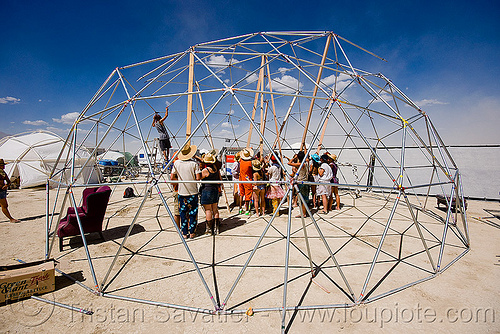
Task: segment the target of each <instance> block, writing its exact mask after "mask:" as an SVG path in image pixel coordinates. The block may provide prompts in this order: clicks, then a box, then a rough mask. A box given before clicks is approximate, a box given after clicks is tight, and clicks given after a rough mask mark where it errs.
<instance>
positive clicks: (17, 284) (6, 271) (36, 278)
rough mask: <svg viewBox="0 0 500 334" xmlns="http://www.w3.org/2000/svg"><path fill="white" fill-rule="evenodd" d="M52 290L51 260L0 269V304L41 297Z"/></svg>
mask: <svg viewBox="0 0 500 334" xmlns="http://www.w3.org/2000/svg"><path fill="white" fill-rule="evenodd" d="M54 289H55V262H54V260H53V259H51V260H46V261H45V260H44V261H37V262H31V263H22V264H17V265H11V266H1V267H0V303H3V302H5V301H6V300H11V301H15V300H18V299H23V298H27V297H30V296H32V295H41V294H44V293H47V292H50V291H54Z"/></svg>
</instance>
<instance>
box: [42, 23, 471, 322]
mask: <svg viewBox="0 0 500 334" xmlns="http://www.w3.org/2000/svg"><path fill="white" fill-rule="evenodd" d="M348 51H349V54H353V55H354V56H353V57H351V56H350V57H348V56H347V52H348ZM367 55H368V56H369V57H370V59H376V58H380V57H378V56H376V55H374V54H373V53H371V52H368V51H366V50H364V49H362V48H361V47H359V46H357V45H355V44H354V43H352V42H349V41H347V40H346V39H344V38H342V37H341V36H339V35H337V34H335V33H333V32H261V33H254V34H247V35H242V36H237V37H233V38H226V39H221V40H217V41H213V42H207V43H200V44H197V45H195V46H193V47H191V48H189V49H188V50H186V51H184V52H179V53H176V54H172V55H168V56H164V57H159V58H156V59H152V60H148V61H144V62H140V63H137V64H133V65H129V66H123V67H119V68H116V69H115V70H114V71H113V72H112V73H111V74H110V75H109V77H108V78H107V79H106V80H105V82H104V83H103V84H102V86H101V87H100V88H99V90H98V91H97V92H96V93H95V95H94V96H93V97H92V99H91V100H90V101H89V103H88V104H87V105H86V106H85V108H84V109H83V110H82V112H81V114H80V116H79V117H78V118H77V120H76V121H75V123H74V124H73V126H72V128H71V131H70V133H69V134H68V137H67V140H66V141H67V143H68V144H69V145H73V146H74V147H75V148H76V147H77V146H78V145H85V146H87V147H94V148H95V150H94V152H93V154H92V155H95V152H96V150H97V148H99V147H106V148H107V149H108V150H109V149H119V150H120V151H124V152H125V151H130V152H134V150H135V152H137V151H138V150H143V151H144V152H147V153H152V152H153V150H155V147H154V145H153V143H154V141H153V137H154V133H151V117H152V115H153V114H154V113H155V112H163V109H164V107H165V105H169V109H170V111H169V113H170V114H169V117H168V118H167V121H166V125H167V128H168V129H169V132H170V133H171V134H172V136H171V140H172V142H173V143H174V147H177V148H179V147H183V146H184V145H186V144H188V143H195V144H196V145H197V146H198V147H199V148H202V147H203V148H212V149H213V148H215V149H220V148H222V146H224V145H228V146H235V147H253V148H255V149H256V151H260V152H261V154H273V155H274V156H275V157H276V158H277V160H278V161H279V163H280V165H281V167H282V168H283V169H284V170H285V169H286V165H285V163H284V162H283V156H284V155H287V154H288V155H289V154H290V153H296V152H297V151H298V150H297V149H291V147H294V145H292V144H293V143H295V142H297V141H298V142H299V143H300V145H299V146H300V147H301V148H302V149H304V150H305V151H306V153H307V154H312V153H314V152H321V151H323V152H324V151H326V150H329V151H332V152H335V153H336V154H337V156H338V161H339V164H340V166H341V168H340V172H339V173H340V174H339V185H338V186H339V188H340V189H341V191H343V195H344V196H347V197H348V198H352V205H349V206H347V207H346V208H344V209H342V210H341V211H340V212H338V213H335V214H334V215H333V216H331V217H326V218H325V217H322V216H319V215H318V214H316V213H315V212H311V210H310V209H309V208H307V206H306V208H307V211H308V212H307V213H308V215H309V217H308V218H306V219H304V218H302V219H296V218H293V215H292V211H293V207H292V189H295V190H298V188H297V186H298V185H299V183H298V182H297V181H296V176H297V175H291V176H287V177H286V179H285V180H283V181H280V182H279V183H280V184H281V185H282V186H283V187H284V189H285V190H286V196H285V197H284V198H283V200H282V201H281V203H280V206H285V202H286V203H287V204H286V206H287V207H288V215H287V219H286V225H283V226H281V227H279V226H277V225H278V223H277V221H278V218H277V213H276V212H275V213H274V214H273V215H272V216H271V217H270V218H269V219H264V218H262V220H264V221H265V224H264V225H263V226H261V227H256V230H253V232H254V233H255V235H254V241H255V243H254V244H253V245H252V246H251V247H249V248H248V250H247V251H246V252H243V253H241V254H238V255H235V256H234V257H235V258H239V259H240V260H241V261H240V262H238V263H237V264H235V267H237V268H238V270H236V271H234V272H230V273H228V274H227V275H225V276H224V278H226V279H227V280H228V283H227V285H224V287H225V289H226V292H227V294H225V297H224V298H220V297H222V292H220V291H218V290H219V289H218V284H219V285H221V283H220V277H219V279H218V281H219V283H217V282H216V279H215V278H216V274H215V270H214V271H211V272H210V275H212V278H213V279H214V286H213V287H212V288H211V287H209V284H208V279H207V277H208V276H207V274H206V273H205V274H204V268H203V266H202V265H201V264H200V262H199V261H198V258H200V257H201V255H197V254H196V251H194V252H193V249H192V247H190V244H191V243H193V244H194V242H187V241H186V240H184V239H183V238H182V235H181V233H180V231H179V229H178V228H177V227H176V225H175V223H174V218H173V215H172V203H171V202H169V198H168V195H167V194H168V192H169V191H170V188H169V186H168V185H167V184H169V183H172V182H174V183H175V182H177V181H170V180H169V178H168V170H169V167H170V165H171V164H172V162H173V160H174V158H175V155H174V157H172V158H171V160H170V161H169V162H168V163H167V164H166V166H164V167H163V168H162V169H161V170H160V171H158V170H156V168H155V162H154V161H152V159H148V176H147V179H146V180H143V181H130V182H129V183H130V184H133V185H134V186H141V187H142V189H143V191H142V193H141V194H142V197H141V198H140V204H139V205H138V207H137V211H136V212H135V214H134V216H133V217H132V219H131V221H130V222H129V228H128V231H127V233H126V235H125V237H124V238H123V241H122V242H121V244H120V246H119V248H118V249H117V251H116V254H115V256H114V257H113V259H112V260H110V262H109V263H107V265H106V268H107V269H105V270H104V273H105V274H104V275H102V276H103V277H99V278H102V279H98V277H97V275H96V272H95V270H94V265H93V258H92V256H91V254H90V252H89V249H88V245H87V243H86V239H85V236H84V235H83V233H82V239H83V243H84V247H83V248H84V250H85V256H86V258H87V261H88V263H89V267H90V270H91V273H92V279H93V282H94V286H95V287H94V288H93V289H91V290H93V291H95V292H97V293H99V294H101V295H103V296H108V297H113V298H122V299H126V300H132V301H139V302H145V303H152V304H154V305H162V306H166V307H173V308H178V309H183V310H189V311H193V312H203V313H208V314H213V313H231V314H234V313H244V312H245V309H244V308H239V307H246V306H248V303H246V301H248V300H252V298H248V299H245V298H247V297H248V296H246V297H241V299H240V300H238V301H236V302H234V303H233V304H231V303H230V301H231V300H232V298H233V299H234V296H233V294H234V293H235V291H236V290H237V289H238V286H239V285H241V284H243V283H241V282H242V281H244V280H245V273H246V272H248V271H249V270H258V268H259V266H258V265H255V266H253V267H252V266H251V265H250V264H251V263H253V262H252V261H255V259H254V258H255V257H257V255H258V253H259V252H262V247H263V240H264V239H265V238H266V237H268V236H269V234H270V233H275V234H276V235H275V236H274V237H276V238H277V240H278V241H279V242H280V244H281V246H282V248H281V250H282V254H281V255H282V260H283V262H282V263H280V264H279V265H276V267H277V269H276V270H280V271H282V274H283V279H282V281H281V283H280V284H278V288H279V290H280V291H281V304H280V305H279V306H278V305H276V302H274V301H273V302H271V304H272V306H266V305H263V306H259V307H256V308H254V311H269V310H276V311H283V310H285V311H288V310H298V309H315V308H335V307H348V306H353V305H357V304H360V303H365V302H369V301H372V300H376V299H378V298H381V297H383V296H386V295H388V294H392V293H395V292H397V291H400V290H402V289H404V288H407V287H409V286H411V285H414V284H416V283H419V282H422V281H425V280H428V279H430V278H432V277H435V276H436V275H437V274H439V273H441V272H442V271H443V270H445V269H446V268H448V267H449V266H450V265H451V264H452V263H454V262H455V261H456V260H458V259H459V258H460V257H462V256H463V255H464V254H465V253H466V252H467V251H468V249H469V234H468V228H467V220H466V216H465V213H464V211H465V208H463V203H465V201H464V195H463V190H462V187H461V180H460V173H459V170H458V167H457V166H456V164H455V162H454V161H453V159H452V157H451V155H450V154H449V152H448V150H447V148H446V145H445V144H444V142H443V141H442V139H441V138H440V136H439V134H438V133H437V131H436V128H435V127H434V125H433V123H432V122H431V120H430V118H429V116H428V114H427V113H426V112H424V111H423V110H421V108H419V107H418V105H417V104H416V103H415V102H413V101H412V100H410V98H408V97H407V96H406V95H405V94H404V93H403V92H402V91H401V90H400V89H399V88H398V87H397V86H396V85H395V84H394V83H393V82H391V81H390V80H389V79H388V78H386V77H385V76H384V75H383V74H381V73H372V72H369V71H366V70H362V69H360V68H357V67H355V66H354V65H353V63H354V62H353V60H354V59H357V60H359V61H360V62H362V61H370V60H367V58H366V56H367ZM373 57H376V58H373ZM186 110H187V111H186ZM183 129H185V130H186V131H185V133H184V131H183ZM77 143H79V144H77ZM134 145H136V146H135V147H133V148H131V146H134ZM148 156H149V155H148ZM62 159H64V157H62ZM66 159H67V162H68V163H66V164H65V166H66V168H68V169H71V159H70V158H69V157H67V158H66ZM73 160H74V159H73ZM351 171H352V173H351ZM54 172H56V171H54ZM73 176H74V179H76V178H77V177H78V175H73ZM49 182H53V183H56V184H58V194H59V192H61V193H62V192H65V193H64V196H63V195H61V196H59V195H58V196H57V199H56V200H55V203H54V204H53V206H52V205H51V206H52V207H53V210H52V212H48V213H47V245H46V250H47V256H49V255H50V253H51V246H50V245H49V237H48V235H49V233H50V231H51V230H52V229H54V228H56V227H57V225H58V223H59V220H60V217H59V218H58V219H56V218H55V215H54V212H55V211H56V210H55V209H56V207H58V208H60V211H59V212H64V210H65V208H66V207H67V206H68V205H70V206H74V207H76V206H77V202H78V201H77V198H76V197H75V193H74V192H73V191H72V190H74V189H76V188H77V187H79V186H80V185H77V184H76V183H74V182H69V183H64V182H61V181H60V180H57V179H51V180H49ZM204 182H205V181H204ZM248 182H251V181H248ZM224 183H225V184H226V186H227V185H230V184H235V183H241V182H240V181H229V180H227V181H224ZM263 183H269V181H265V182H264V181H263ZM301 183H302V184H306V185H315V184H317V183H315V182H301ZM101 184H102V183H101ZM85 186H92V184H86V185H85ZM152 193H154V195H155V196H157V199H158V200H159V202H160V207H161V209H162V210H164V211H163V216H161V217H162V219H163V218H166V219H167V220H168V221H169V226H170V224H171V227H170V228H171V229H172V230H173V231H175V232H176V238H177V242H178V243H179V244H180V245H182V249H184V250H185V253H186V255H187V258H188V261H189V262H190V263H191V264H192V265H193V268H194V270H193V272H194V273H196V275H195V276H196V277H197V279H199V282H200V285H201V286H202V290H203V291H205V293H206V297H207V300H209V303H208V304H209V305H206V304H203V305H195V306H193V305H181V304H175V303H171V302H162V301H153V300H148V299H138V298H132V297H127V296H117V295H115V294H111V293H109V292H108V291H107V289H108V288H109V286H110V281H113V280H114V279H115V278H116V276H117V275H120V273H122V272H123V271H122V270H121V269H120V270H118V273H116V272H117V267H118V264H117V259H118V258H119V257H120V256H121V254H122V252H123V251H124V249H125V248H126V244H127V239H128V238H129V237H130V235H131V231H132V228H133V226H134V224H136V223H137V221H138V219H139V217H140V216H141V210H143V208H144V205H145V203H146V201H148V199H149V198H150V195H151V194H152ZM297 193H298V195H297V196H298V199H299V203H305V199H304V198H303V197H302V195H300V192H297ZM435 195H443V196H444V197H445V198H447V199H448V201H449V203H448V204H449V205H448V208H447V210H446V211H444V212H440V211H439V210H436V208H433V207H431V204H430V202H429V198H431V197H433V196H435ZM453 198H454V199H456V205H455V206H454V207H453V206H452V205H451V200H452V199H453ZM47 201H49V199H47ZM368 203H369V204H370V205H371V207H368ZM365 204H366V206H364V205H365ZM47 207H49V205H47ZM354 218H355V219H354ZM158 222H160V220H158ZM159 225H160V229H163V227H162V225H161V224H159ZM346 225H349V226H346ZM294 228H295V230H294ZM80 229H81V231H83V229H82V228H81V226H80ZM350 230H352V231H350ZM273 231H274V232H273ZM326 232H327V233H326ZM298 234H300V236H298ZM54 237H55V234H54ZM200 239H203V238H200ZM204 239H207V238H204ZM204 239H203V240H204ZM179 240H180V242H179ZM215 240H219V241H218V242H223V240H221V238H220V237H219V236H215V237H214V239H213V243H212V241H210V242H208V241H207V245H206V246H207V247H212V245H213V247H215V244H216V243H215ZM200 242H202V241H200ZM214 252H215V251H214ZM293 252H296V253H295V254H294V253H293ZM352 253H356V254H357V255H355V256H354V257H356V256H357V257H359V261H354V262H353V261H350V259H352V257H353V255H352ZM292 254H294V255H292ZM295 256H296V257H295ZM299 258H300V259H301V260H298V259H299ZM94 261H95V259H94ZM224 261H225V260H221V261H219V265H220V264H222V263H223V262H224ZM290 261H292V262H294V261H297V263H294V265H293V266H291V265H290ZM212 264H213V266H212V268H214V267H215V266H216V265H217V264H214V261H213V258H212ZM263 267H265V265H264V266H263ZM291 267H293V268H291ZM402 267H404V268H405V269H401V270H402V272H403V274H402V273H399V274H398V275H396V274H395V273H397V272H398V270H400V268H402ZM408 268H409V269H408ZM122 269H123V268H122ZM129 269H130V268H129ZM205 269H206V268H205ZM410 269H411V270H416V271H417V272H418V273H419V276H417V277H418V279H413V277H410V276H411V274H409V273H407V276H406V277H404V276H405V275H404V272H405V270H410ZM294 270H299V271H302V273H300V274H298V275H297V276H296V277H294V278H290V277H289V273H290V272H292V271H294ZM112 273H116V274H115V275H114V276H113V275H112ZM304 273H305V274H304ZM320 276H321V277H323V278H324V280H325V281H324V282H323V284H319V283H318V280H319V277H320ZM391 276H395V277H396V278H394V279H392V278H391ZM303 277H308V279H309V280H310V281H309V282H315V283H317V285H318V286H321V289H322V290H323V291H328V292H329V293H330V291H329V290H332V289H336V290H337V291H338V292H339V294H338V295H335V298H333V299H332V300H330V302H328V303H326V304H321V305H318V304H314V303H311V304H308V305H304V304H303V303H302V300H301V301H300V302H299V301H298V300H293V301H290V299H287V297H288V294H289V293H290V292H289V291H288V289H289V288H290V287H291V286H292V285H293V284H295V283H293V284H292V282H298V281H300V279H299V278H303ZM387 282H390V283H391V284H394V285H392V286H391V285H387V286H386V284H388V283H387ZM247 283H248V281H247ZM261 283H262V282H259V284H261ZM249 284H251V281H250V283H249ZM327 284H328V286H327ZM384 287H385V289H384ZM89 289H90V288H89ZM214 289H215V294H214V292H213V291H214ZM262 289H263V290H264V291H271V290H274V291H276V289H277V288H276V287H274V288H271V287H268V288H264V287H263V288H262ZM306 290H307V289H306ZM252 291H255V294H256V295H260V294H262V293H264V294H265V292H262V291H260V292H259V288H256V289H255V290H252ZM304 293H305V292H304ZM219 294H221V296H219ZM291 305H293V306H291ZM285 313H286V312H283V318H282V329H283V330H284V328H285V321H286V317H285Z"/></svg>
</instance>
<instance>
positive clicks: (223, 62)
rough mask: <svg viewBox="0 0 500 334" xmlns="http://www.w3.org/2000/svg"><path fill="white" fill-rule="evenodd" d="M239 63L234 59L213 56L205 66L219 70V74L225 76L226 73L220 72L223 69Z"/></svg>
mask: <svg viewBox="0 0 500 334" xmlns="http://www.w3.org/2000/svg"><path fill="white" fill-rule="evenodd" d="M237 62H238V61H237V60H236V59H234V58H232V59H230V60H228V59H226V57H224V55H218V56H217V55H211V56H210V57H209V58H208V59H207V60H206V61H205V64H207V65H208V66H210V67H211V68H213V69H215V70H218V73H219V74H224V73H225V72H224V71H222V70H220V69H222V68H226V67H228V66H233V65H234V64H236V63H237Z"/></svg>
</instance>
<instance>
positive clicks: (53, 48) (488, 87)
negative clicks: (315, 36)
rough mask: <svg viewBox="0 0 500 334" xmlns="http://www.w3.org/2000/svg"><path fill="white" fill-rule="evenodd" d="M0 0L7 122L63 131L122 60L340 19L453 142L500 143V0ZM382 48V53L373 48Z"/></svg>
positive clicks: (1, 97)
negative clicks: (250, 34) (249, 34)
mask: <svg viewBox="0 0 500 334" xmlns="http://www.w3.org/2000/svg"><path fill="white" fill-rule="evenodd" d="M415 4H416V2H414V1H394V2H391V1H387V2H373V1H357V2H351V1H312V2H307V1H301V2H299V1H286V2H285V1H246V2H241V3H240V2H239V1H219V0H216V1H190V0H186V1H144V2H137V1H85V2H77V1H64V2H63V1H40V2H35V1H14V0H7V1H5V0H4V1H1V2H0V6H1V10H0V34H1V35H0V36H1V47H0V49H1V52H0V115H1V119H2V121H1V122H0V132H3V133H7V134H16V133H20V132H24V131H30V130H36V129H49V130H52V131H54V132H57V133H59V134H61V135H63V134H64V133H65V132H66V131H67V130H68V129H69V126H70V125H69V124H68V123H70V122H71V121H72V117H71V116H72V115H74V113H77V112H79V111H81V110H82V109H83V108H84V106H85V104H86V103H87V102H88V101H89V99H90V98H91V97H92V95H93V94H94V93H95V91H96V90H97V89H98V88H99V86H100V85H101V84H102V82H103V81H104V80H105V79H106V77H107V76H108V75H109V73H110V72H111V71H112V70H113V69H114V68H115V67H117V66H123V65H127V64H131V63H136V62H139V61H142V60H147V59H152V58H156V57H158V56H162V55H167V54H171V53H175V52H179V51H184V50H186V49H187V48H189V46H191V45H194V44H196V43H200V42H206V41H211V40H215V39H219V38H224V37H230V36H236V35H241V34H246V33H251V32H258V31H287V30H319V31H324V30H328V31H334V32H335V33H337V34H339V35H340V36H343V37H345V38H347V39H349V40H350V41H352V42H354V43H356V44H358V45H360V46H362V47H364V48H366V49H368V50H370V51H372V52H374V53H376V54H378V55H380V56H382V57H384V58H385V59H387V60H388V62H387V63H385V62H381V61H374V62H373V66H374V67H375V69H374V68H370V70H372V71H374V72H375V71H380V72H382V73H384V75H386V76H387V77H389V78H390V79H391V80H392V81H393V82H394V83H395V84H396V85H398V86H399V87H401V88H404V89H405V93H406V94H407V95H408V96H409V97H410V98H411V99H412V100H414V101H416V102H418V103H419V105H420V106H421V107H423V108H425V110H426V111H427V113H428V114H430V116H431V119H432V120H433V121H434V123H435V124H436V126H437V128H438V130H439V131H440V133H441V135H442V137H443V139H444V140H445V142H446V143H447V144H498V143H500V131H498V128H499V125H500V121H499V116H500V79H499V78H500V66H499V59H498V56H499V55H500V23H499V18H500V3H499V2H498V1H476V2H474V3H472V2H470V1H442V2H419V5H415ZM374 60H375V58H374Z"/></svg>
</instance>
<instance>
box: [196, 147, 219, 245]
mask: <svg viewBox="0 0 500 334" xmlns="http://www.w3.org/2000/svg"><path fill="white" fill-rule="evenodd" d="M203 162H204V163H205V168H203V169H202V170H201V179H202V180H204V181H220V179H221V177H220V170H219V169H218V168H217V159H216V158H215V156H214V155H212V154H211V153H206V154H205V156H204V157H203ZM221 184H222V183H203V184H202V186H201V189H202V190H201V200H200V202H201V205H203V207H204V208H205V215H206V218H207V226H206V232H205V233H207V234H211V235H214V234H216V233H218V232H219V227H220V218H219V209H218V207H217V204H218V202H219V194H220V187H221Z"/></svg>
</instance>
